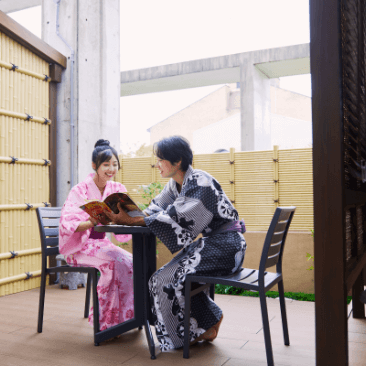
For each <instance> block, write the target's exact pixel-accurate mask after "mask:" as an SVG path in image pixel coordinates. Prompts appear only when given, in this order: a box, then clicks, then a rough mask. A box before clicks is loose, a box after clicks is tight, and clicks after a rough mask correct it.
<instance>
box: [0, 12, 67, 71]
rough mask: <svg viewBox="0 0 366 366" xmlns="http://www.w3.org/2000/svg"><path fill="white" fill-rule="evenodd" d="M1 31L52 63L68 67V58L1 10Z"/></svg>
mask: <svg viewBox="0 0 366 366" xmlns="http://www.w3.org/2000/svg"><path fill="white" fill-rule="evenodd" d="M0 31H1V32H3V33H4V34H6V35H7V36H9V37H10V38H12V39H13V40H15V41H16V42H18V43H20V44H21V45H22V46H24V47H26V48H28V49H29V50H30V51H32V52H33V53H35V54H36V55H37V56H39V57H41V58H42V59H43V60H45V61H48V62H50V63H56V64H58V65H60V66H62V67H63V68H64V69H66V65H67V58H66V57H65V56H64V55H62V54H61V53H60V52H58V51H56V50H55V49H54V48H52V47H51V46H50V45H48V44H47V43H46V42H44V41H42V40H41V39H40V38H38V37H37V36H35V35H34V34H33V33H32V32H30V31H29V30H28V29H26V28H24V27H23V26H21V25H20V24H19V23H17V22H16V21H15V20H13V19H12V18H10V17H9V16H7V15H6V14H5V13H4V12H2V11H1V10H0Z"/></svg>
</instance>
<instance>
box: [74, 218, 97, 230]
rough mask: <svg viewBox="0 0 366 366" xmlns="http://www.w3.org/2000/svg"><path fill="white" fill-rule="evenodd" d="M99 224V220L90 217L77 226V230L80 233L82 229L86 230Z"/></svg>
mask: <svg viewBox="0 0 366 366" xmlns="http://www.w3.org/2000/svg"><path fill="white" fill-rule="evenodd" d="M97 224H98V221H97V220H95V219H93V218H92V217H89V220H88V221H83V222H81V223H80V224H79V226H78V227H77V228H76V230H75V232H76V233H78V232H80V231H86V230H89V229H91V228H92V227H94V226H95V225H97Z"/></svg>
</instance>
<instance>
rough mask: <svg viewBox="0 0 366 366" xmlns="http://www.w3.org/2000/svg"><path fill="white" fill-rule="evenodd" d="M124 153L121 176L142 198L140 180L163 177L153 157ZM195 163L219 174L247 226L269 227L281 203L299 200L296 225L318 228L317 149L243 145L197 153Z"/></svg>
mask: <svg viewBox="0 0 366 366" xmlns="http://www.w3.org/2000/svg"><path fill="white" fill-rule="evenodd" d="M120 159H121V170H120V172H119V173H118V175H117V177H116V180H117V181H119V182H121V183H123V184H124V185H125V186H126V188H127V190H128V191H129V192H130V193H131V196H132V197H133V199H134V200H136V201H137V202H143V200H142V198H141V194H140V193H139V192H138V187H139V186H140V185H148V184H149V183H151V182H156V181H159V182H161V183H163V184H165V183H166V182H167V179H161V178H160V174H159V172H158V171H157V169H156V168H155V167H153V166H154V164H155V160H154V158H153V157H151V158H150V157H144V158H129V159H122V157H120ZM193 167H194V168H195V169H202V170H205V171H206V172H208V173H210V174H211V175H212V176H214V177H215V178H216V179H217V180H218V181H219V183H220V184H221V186H222V188H223V189H224V191H225V193H226V194H227V196H228V197H229V198H230V199H231V200H232V201H233V202H234V206H235V207H236V209H237V210H238V212H239V216H240V218H243V219H244V220H245V224H246V227H247V230H248V231H266V230H267V229H268V226H269V223H270V221H271V218H272V215H273V212H274V210H275V208H276V207H277V206H290V205H294V206H296V213H295V216H294V220H293V222H292V224H291V231H306V232H309V231H310V230H311V229H313V171H312V149H311V148H307V149H290V150H278V148H277V147H276V146H275V147H274V149H273V150H270V151H242V152H235V151H234V149H231V151H230V153H222V154H200V155H194V158H193Z"/></svg>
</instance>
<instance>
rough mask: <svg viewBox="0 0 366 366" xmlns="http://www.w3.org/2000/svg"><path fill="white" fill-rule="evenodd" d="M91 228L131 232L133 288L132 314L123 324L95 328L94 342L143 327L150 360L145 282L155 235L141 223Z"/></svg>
mask: <svg viewBox="0 0 366 366" xmlns="http://www.w3.org/2000/svg"><path fill="white" fill-rule="evenodd" d="M94 230H95V231H98V232H103V233H105V232H110V233H114V234H131V235H132V255H133V290H134V308H135V316H134V318H133V319H130V320H127V321H126V322H124V323H121V324H118V325H115V326H113V327H110V328H107V329H106V330H103V331H99V332H98V333H96V334H95V335H94V339H95V342H96V343H99V342H102V341H105V340H107V339H110V338H112V337H116V336H118V335H120V334H123V333H125V332H128V331H129V330H131V329H134V328H139V329H141V328H142V326H144V327H145V332H146V338H147V342H148V345H149V350H150V355H151V359H153V360H154V359H155V358H156V357H155V344H154V339H153V336H152V333H151V329H150V322H151V317H152V313H151V307H150V300H149V288H148V281H149V278H150V277H151V275H152V274H153V273H154V272H155V271H156V238H155V235H154V234H153V233H152V232H151V231H150V229H148V228H147V227H145V226H123V225H105V226H95V227H94Z"/></svg>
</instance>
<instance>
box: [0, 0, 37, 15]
mask: <svg viewBox="0 0 366 366" xmlns="http://www.w3.org/2000/svg"><path fill="white" fill-rule="evenodd" d="M39 5H42V0H15V1H14V0H0V10H1V11H2V12H4V13H13V12H15V11H19V10H23V9H28V8H33V7H34V6H39Z"/></svg>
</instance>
